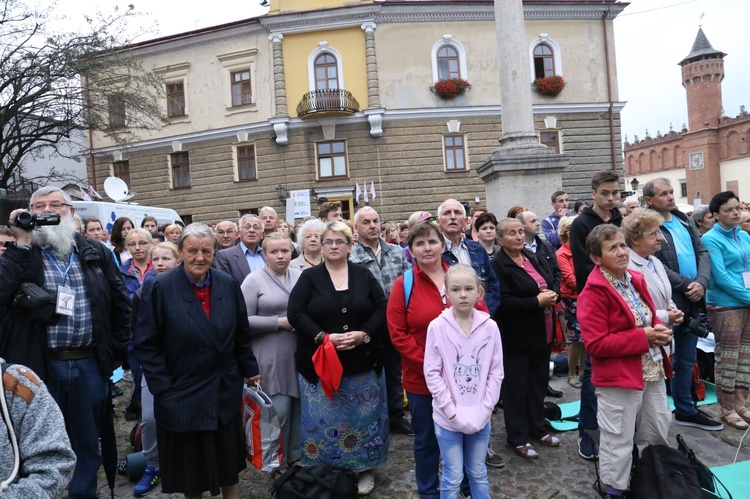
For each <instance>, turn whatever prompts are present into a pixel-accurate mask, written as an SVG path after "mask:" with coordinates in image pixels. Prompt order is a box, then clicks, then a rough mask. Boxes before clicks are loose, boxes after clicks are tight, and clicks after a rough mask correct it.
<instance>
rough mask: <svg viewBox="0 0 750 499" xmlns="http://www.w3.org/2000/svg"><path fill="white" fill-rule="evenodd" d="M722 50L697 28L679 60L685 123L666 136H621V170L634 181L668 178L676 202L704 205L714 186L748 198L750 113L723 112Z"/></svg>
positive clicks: (628, 178)
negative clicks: (623, 145) (691, 42)
mask: <svg viewBox="0 0 750 499" xmlns="http://www.w3.org/2000/svg"><path fill="white" fill-rule="evenodd" d="M725 56H726V54H725V53H723V52H721V51H719V50H716V49H714V48H713V47H712V46H711V43H709V41H708V38H706V35H705V33H704V32H703V30H702V29H699V30H698V35H697V36H696V38H695V42H694V43H693V47H692V49H691V51H690V54H689V55H688V56H687V57H685V59H683V60H682V61H681V62H680V66H682V86H683V87H685V91H686V98H687V108H688V124H685V125H683V126H682V129H681V130H680V131H679V132H677V131H674V130H670V131H669V133H667V134H666V135H662V134H657V136H656V137H646V138H644V139H642V140H638V139H637V137H636V140H634V141H633V142H632V143H631V142H629V141H627V140H626V141H625V172H626V175H627V180H628V181H630V180H631V179H633V178H636V179H637V180H638V183H639V184H640V185H643V184H644V183H645V182H647V181H649V180H652V179H654V178H658V177H665V178H668V179H670V180H671V181H672V186H673V187H674V188H675V196H676V197H677V202H678V203H686V204H693V203H694V202H696V200H699V201H700V202H702V203H703V204H707V203H708V202H709V201H710V200H711V198H712V197H713V196H714V195H715V194H717V193H718V192H720V191H724V190H731V191H733V192H734V193H735V194H737V195H738V196H739V197H740V198H741V199H749V198H750V114H748V113H747V112H746V111H745V109H744V107H743V108H742V109H741V110H740V114H739V115H737V116H735V117H733V118H730V117H727V116H725V115H724V109H723V105H722V100H721V82H722V80H723V79H724V57H725Z"/></svg>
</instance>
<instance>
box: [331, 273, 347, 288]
mask: <svg viewBox="0 0 750 499" xmlns="http://www.w3.org/2000/svg"><path fill="white" fill-rule="evenodd" d="M331 282H332V283H333V287H334V288H336V289H341V288H343V287H344V285H346V284H347V283H348V282H349V276H346V277H345V278H344V280H343V281H341V284H336V283H335V282H334V281H333V279H331Z"/></svg>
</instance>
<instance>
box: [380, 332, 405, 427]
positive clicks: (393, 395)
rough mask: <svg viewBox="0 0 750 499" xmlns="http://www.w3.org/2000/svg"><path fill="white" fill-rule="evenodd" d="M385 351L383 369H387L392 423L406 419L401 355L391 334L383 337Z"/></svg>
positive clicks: (386, 377) (387, 392) (387, 386)
mask: <svg viewBox="0 0 750 499" xmlns="http://www.w3.org/2000/svg"><path fill="white" fill-rule="evenodd" d="M383 344H384V346H385V353H384V357H385V358H384V359H383V369H384V370H385V388H386V396H387V398H388V418H389V420H390V422H391V423H396V422H398V421H401V420H403V419H404V389H403V386H402V384H401V355H399V353H398V352H397V351H396V349H395V348H394V347H393V343H391V335H390V334H386V335H385V338H383Z"/></svg>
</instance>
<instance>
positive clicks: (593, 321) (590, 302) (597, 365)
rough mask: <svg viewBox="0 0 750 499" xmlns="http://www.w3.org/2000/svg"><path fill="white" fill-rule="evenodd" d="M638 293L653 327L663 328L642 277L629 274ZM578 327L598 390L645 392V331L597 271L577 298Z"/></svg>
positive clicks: (637, 274) (592, 377) (624, 302)
mask: <svg viewBox="0 0 750 499" xmlns="http://www.w3.org/2000/svg"><path fill="white" fill-rule="evenodd" d="M628 272H630V275H631V276H632V278H633V280H632V282H633V285H634V286H635V289H636V291H637V292H638V293H639V294H640V295H641V296H642V297H643V299H644V300H645V301H646V303H647V304H648V306H649V308H650V309H651V314H652V315H653V318H654V319H653V324H652V325H653V326H656V325H657V324H661V322H660V321H659V319H657V317H656V310H655V308H654V302H653V300H652V299H651V295H650V294H649V293H648V289H647V288H646V283H645V280H644V278H643V275H642V274H640V273H638V272H635V271H632V270H628ZM577 316H578V324H579V325H580V327H581V334H582V335H583V340H584V342H585V344H586V351H587V352H588V354H589V355H590V356H591V368H592V372H591V381H592V382H593V383H594V385H596V386H607V387H616V388H626V389H628V390H643V388H644V385H643V364H642V361H641V355H642V354H644V353H646V352H648V338H646V332H645V330H644V328H642V327H639V328H636V327H635V318H634V317H633V314H632V312H631V311H630V307H629V306H628V304H627V302H626V301H625V299H623V298H622V297H621V296H620V294H619V293H618V292H617V290H615V288H613V287H612V285H611V284H610V283H609V282H608V281H607V279H606V278H605V277H604V275H603V274H602V273H601V271H600V270H599V267H595V268H594V270H593V271H592V272H591V274H590V275H589V277H588V280H587V281H586V286H585V287H584V288H583V291H581V295H580V296H579V297H578V310H577Z"/></svg>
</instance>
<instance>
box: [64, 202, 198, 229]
mask: <svg viewBox="0 0 750 499" xmlns="http://www.w3.org/2000/svg"><path fill="white" fill-rule="evenodd" d="M73 206H74V207H75V209H76V215H78V216H79V217H81V219H82V220H84V221H85V220H86V219H87V218H91V217H94V218H98V219H99V220H101V222H102V225H103V226H104V227H105V228H106V229H107V232H112V224H113V223H114V222H115V220H117V219H118V218H120V217H127V218H129V219H130V220H132V221H133V225H134V226H135V227H140V226H141V221H142V220H143V219H144V218H146V217H147V216H152V217H154V218H156V221H157V223H158V225H159V226H160V227H161V226H162V225H168V224H173V223H177V224H179V225H182V226H183V227H184V226H185V224H184V223H183V222H182V219H181V218H180V215H178V214H177V212H176V211H174V210H172V209H170V208H159V207H156V206H143V205H140V204H129V203H108V202H105V201H73Z"/></svg>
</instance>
